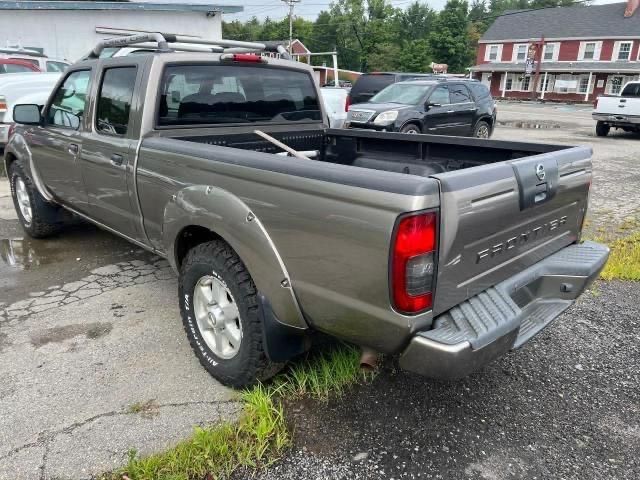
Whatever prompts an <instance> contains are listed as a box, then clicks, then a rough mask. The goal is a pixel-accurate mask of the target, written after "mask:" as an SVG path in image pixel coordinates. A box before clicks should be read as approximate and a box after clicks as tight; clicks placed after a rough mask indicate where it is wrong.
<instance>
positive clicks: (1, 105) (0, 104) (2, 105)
mask: <svg viewBox="0 0 640 480" xmlns="http://www.w3.org/2000/svg"><path fill="white" fill-rule="evenodd" d="M6 111H7V100H6V98H4V97H3V96H2V95H0V112H6Z"/></svg>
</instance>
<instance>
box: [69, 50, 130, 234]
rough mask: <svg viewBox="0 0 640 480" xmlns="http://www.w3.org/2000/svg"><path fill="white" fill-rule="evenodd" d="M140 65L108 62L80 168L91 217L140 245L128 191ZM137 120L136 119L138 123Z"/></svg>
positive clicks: (101, 76) (100, 80)
mask: <svg viewBox="0 0 640 480" xmlns="http://www.w3.org/2000/svg"><path fill="white" fill-rule="evenodd" d="M140 67H141V62H140V61H139V60H136V59H131V63H130V64H128V63H122V61H121V60H120V61H113V60H106V61H104V63H103V68H102V69H101V71H100V72H99V75H98V77H99V78H97V80H96V88H95V89H94V91H95V103H94V105H93V108H92V118H91V125H90V129H89V133H88V134H87V136H86V137H85V139H84V142H83V148H82V153H81V155H80V164H81V166H82V174H83V178H84V183H85V188H86V190H87V196H88V202H89V209H90V216H91V217H92V218H93V219H95V220H98V221H99V222H101V223H104V224H105V225H106V226H108V227H111V228H113V229H115V230H117V231H118V232H119V233H121V234H124V235H127V236H128V237H131V238H134V239H140V235H139V234H138V232H139V229H138V227H137V225H138V221H137V214H134V213H135V212H137V208H135V196H134V195H133V192H130V188H129V178H128V177H129V175H128V173H129V172H131V173H132V172H133V168H134V165H133V162H134V159H135V150H136V145H137V137H138V136H139V125H135V124H134V123H135V122H134V121H133V120H132V119H133V117H135V115H133V114H132V110H134V109H135V108H132V103H133V101H134V95H133V93H134V90H135V87H136V83H137V82H138V81H139V77H140V75H141V71H142V68H140ZM136 118H137V117H136Z"/></svg>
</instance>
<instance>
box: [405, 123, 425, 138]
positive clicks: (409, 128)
mask: <svg viewBox="0 0 640 480" xmlns="http://www.w3.org/2000/svg"><path fill="white" fill-rule="evenodd" d="M400 133H409V134H412V135H416V134H418V133H422V131H421V130H420V127H419V126H418V125H416V124H415V123H407V124H406V125H405V126H404V127H402V128H401V129H400Z"/></svg>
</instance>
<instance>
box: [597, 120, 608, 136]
mask: <svg viewBox="0 0 640 480" xmlns="http://www.w3.org/2000/svg"><path fill="white" fill-rule="evenodd" d="M609 130H611V127H610V126H609V125H607V124H606V123H604V122H598V123H596V135H597V136H599V137H606V136H607V135H608V134H609Z"/></svg>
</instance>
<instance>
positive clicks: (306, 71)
mask: <svg viewBox="0 0 640 480" xmlns="http://www.w3.org/2000/svg"><path fill="white" fill-rule="evenodd" d="M148 38H149V39H155V40H156V41H158V43H159V44H160V43H162V45H163V47H164V50H165V51H164V52H156V53H151V54H149V55H144V56H143V55H140V56H127V57H121V58H110V59H98V58H97V57H99V55H100V49H101V47H104V46H111V43H110V41H109V40H107V41H104V42H103V43H101V44H100V45H99V46H98V47H96V48H95V49H94V51H93V57H94V58H92V59H89V60H86V61H82V62H79V63H77V64H75V65H73V66H72V67H70V68H69V69H68V70H67V72H66V73H65V74H64V76H63V78H62V79H61V81H60V82H59V84H58V85H57V87H56V88H55V89H54V91H53V93H52V95H51V97H50V100H49V101H48V102H47V104H46V105H45V106H44V108H43V109H40V108H39V106H38V105H26V104H25V105H17V106H15V107H14V118H15V120H16V121H17V122H20V123H21V125H18V126H16V129H15V133H14V134H13V135H12V136H11V138H10V140H9V143H8V145H7V147H6V149H5V156H4V160H5V167H6V170H7V172H8V174H9V181H10V182H11V191H12V194H13V201H14V204H15V207H16V212H17V215H18V219H19V221H20V223H21V224H22V227H23V228H24V230H25V231H26V232H27V234H29V235H31V236H33V237H46V236H49V235H52V234H54V233H56V232H59V231H60V230H61V228H62V227H63V226H64V222H65V215H66V214H65V211H69V212H73V213H75V214H76V215H78V216H80V217H82V218H85V219H87V220H88V221H91V222H94V223H95V224H96V225H99V226H101V227H103V228H106V229H108V230H109V231H111V232H113V233H115V234H118V235H120V236H122V237H124V238H126V239H128V240H129V241H130V242H132V243H134V244H135V245H138V246H140V247H142V248H146V249H148V250H150V251H152V252H154V253H155V254H157V255H160V256H163V257H166V258H167V259H168V261H169V262H170V264H171V265H172V267H173V268H174V269H175V271H176V272H177V274H178V285H179V287H178V288H179V295H178V297H179V303H180V311H181V315H182V320H183V324H184V327H185V331H186V335H187V337H188V339H189V342H190V344H191V346H192V348H193V350H194V352H195V354H196V356H197V357H198V359H199V360H200V362H201V364H202V365H203V366H204V368H206V369H207V371H208V372H210V373H211V374H212V375H213V376H214V377H216V378H217V379H218V380H220V381H221V382H223V383H224V384H227V385H232V386H235V387H244V386H247V385H251V384H253V383H255V382H256V381H258V380H260V379H265V378H268V377H269V376H271V375H273V374H274V373H275V372H276V371H277V370H278V369H279V368H280V367H281V366H282V365H283V364H284V362H286V361H287V360H288V359H289V358H291V357H292V356H294V355H296V354H299V353H301V352H303V351H304V350H305V348H307V346H308V345H309V341H308V339H309V335H310V334H311V333H312V332H313V331H321V332H325V333H327V334H330V335H333V336H335V337H338V338H341V339H344V340H346V341H350V342H353V343H356V344H358V345H361V346H363V347H365V348H367V349H373V350H375V351H378V352H384V353H388V354H397V355H399V356H400V366H401V367H402V368H404V369H407V370H410V371H414V372H417V373H420V374H423V375H427V376H432V377H439V378H457V377H460V376H463V375H466V374H468V373H469V372H470V371H472V370H474V369H476V368H479V367H481V366H482V365H485V364H486V363H488V362H490V361H491V360H493V359H494V358H496V357H497V356H499V355H501V354H503V353H505V352H507V351H508V350H511V349H513V348H518V347H520V346H521V345H523V344H524V343H525V342H527V341H528V340H529V339H530V338H531V337H533V336H534V335H535V334H536V333H538V332H539V331H541V330H542V329H543V328H544V327H546V326H547V325H548V324H549V323H550V322H551V321H552V320H553V319H555V318H556V317H558V316H559V315H560V314H561V313H562V312H563V311H564V310H566V309H567V308H568V307H569V306H570V305H571V304H572V303H573V301H574V300H575V299H576V298H577V297H578V296H579V295H580V294H581V293H582V292H583V291H584V290H585V289H586V288H587V287H588V286H589V285H590V284H591V282H592V281H593V280H594V279H596V278H597V276H598V274H599V272H600V270H601V269H602V268H603V267H604V264H605V262H606V260H607V257H608V253H609V250H608V248H607V247H606V246H603V245H600V244H598V243H594V242H581V239H580V236H581V230H582V225H583V222H584V220H585V216H586V212H587V203H588V198H589V188H590V186H591V181H592V166H591V155H592V152H591V148H590V147H588V146H585V147H571V146H566V145H546V144H528V143H522V142H500V141H491V140H489V141H487V140H478V139H466V138H455V137H437V136H433V135H400V134H397V133H382V132H377V131H366V130H346V129H342V130H337V129H330V128H327V117H326V113H325V112H324V109H323V106H322V102H321V101H320V99H319V89H318V87H317V86H316V84H315V81H314V73H313V70H312V68H311V67H310V66H309V65H306V64H304V63H300V62H293V61H287V60H283V59H276V58H263V57H260V56H258V55H252V54H247V53H230V52H229V53H222V54H220V53H217V54H212V53H208V54H207V53H190V54H184V53H174V52H171V51H170V50H169V49H168V48H167V42H166V40H165V38H164V37H163V36H162V35H160V34H153V36H151V34H150V35H149V36H148ZM144 39H145V41H147V40H146V39H147V37H144ZM134 40H135V41H138V42H139V41H141V35H136V36H134V37H133V38H132V39H131V40H130V41H132V42H133V41H134ZM126 41H127V39H123V38H118V39H117V40H114V41H113V42H114V43H116V42H117V43H116V44H117V45H122V44H123V43H124V42H126ZM229 44H231V45H233V43H232V42H231V41H227V43H226V44H225V46H229ZM241 45H242V44H241ZM166 50H169V51H166ZM302 151H304V152H307V153H305V154H303V153H301V152H302ZM287 153H289V154H291V155H292V156H286V154H287ZM283 154H284V155H283ZM105 192H106V193H105ZM52 241H53V240H52ZM564 320H565V321H569V320H570V318H565V319H564ZM585 354H588V352H585Z"/></svg>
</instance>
